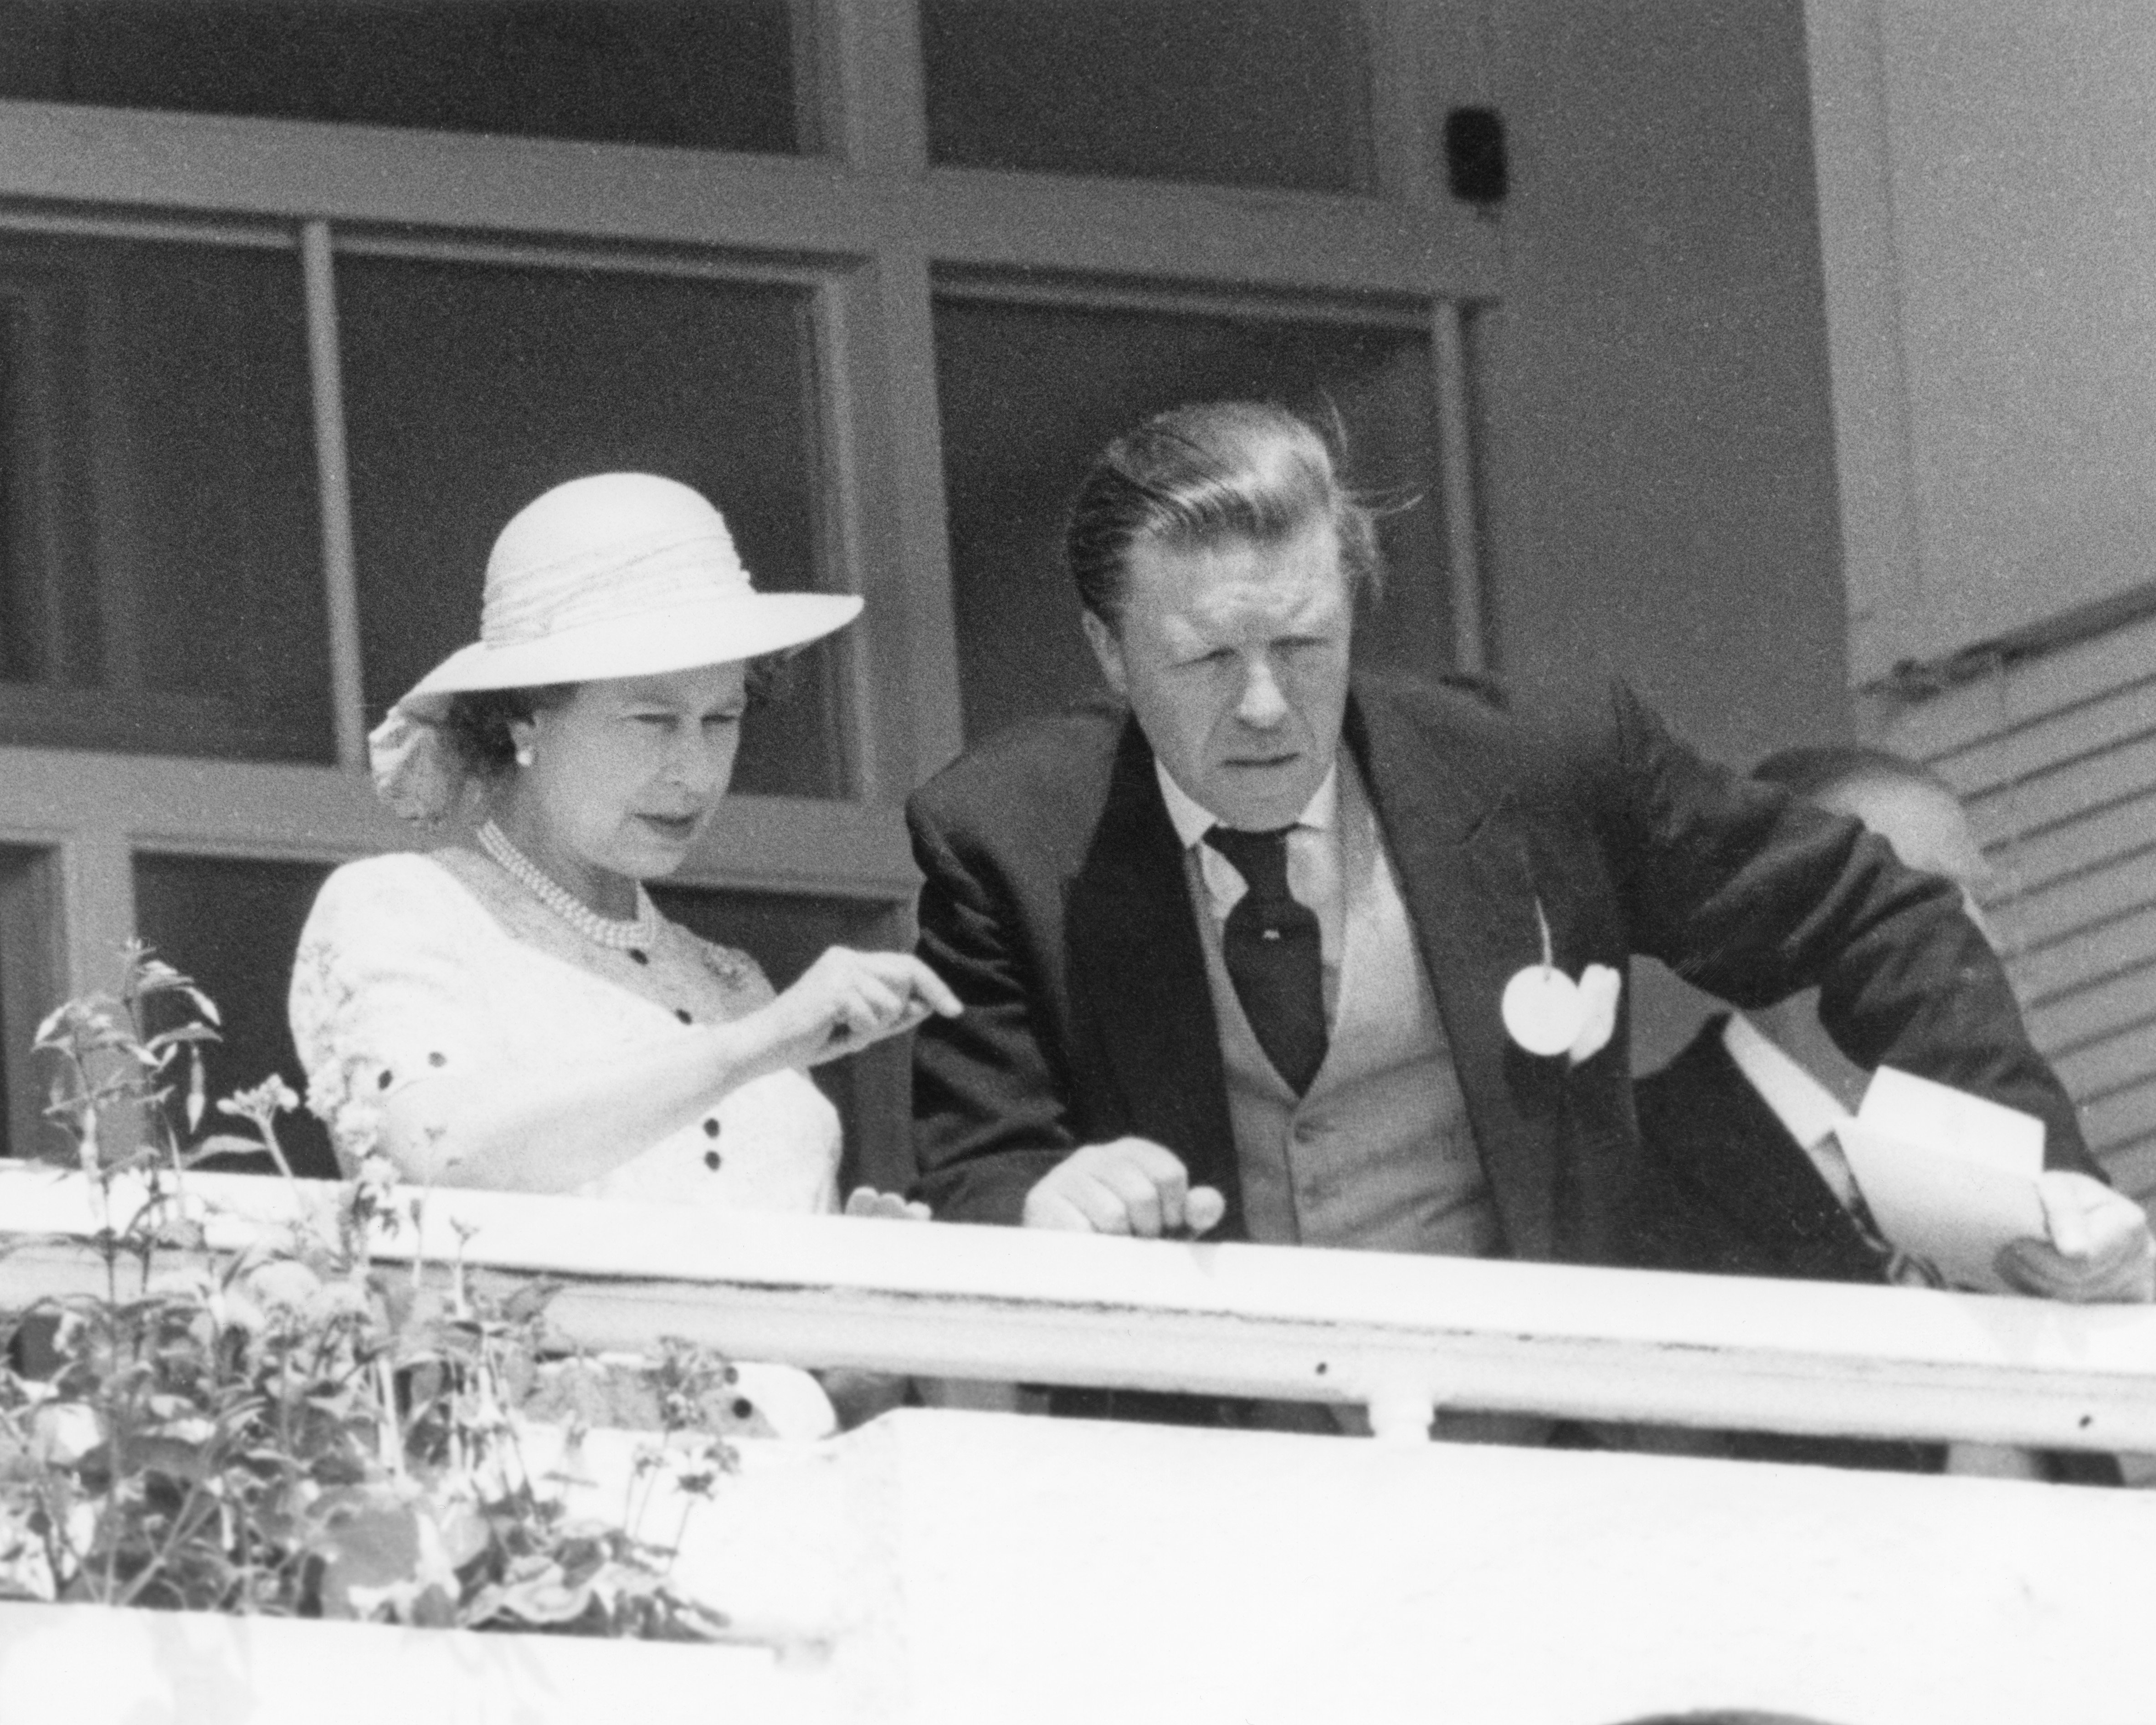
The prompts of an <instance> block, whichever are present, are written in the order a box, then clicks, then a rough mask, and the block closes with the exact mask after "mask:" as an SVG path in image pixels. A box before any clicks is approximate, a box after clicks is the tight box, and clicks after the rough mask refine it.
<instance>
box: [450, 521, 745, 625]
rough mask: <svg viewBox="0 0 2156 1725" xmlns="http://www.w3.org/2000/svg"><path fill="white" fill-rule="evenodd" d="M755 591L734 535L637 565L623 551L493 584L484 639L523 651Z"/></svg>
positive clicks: (642, 556)
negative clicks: (577, 632) (597, 626)
mask: <svg viewBox="0 0 2156 1725" xmlns="http://www.w3.org/2000/svg"><path fill="white" fill-rule="evenodd" d="M753 591H755V590H754V589H753V588H752V587H751V586H749V581H748V573H747V571H746V570H744V569H742V566H741V564H740V563H739V562H738V561H737V560H736V558H735V555H734V549H733V545H732V542H731V540H729V539H728V538H727V537H726V534H725V533H724V532H723V531H721V532H716V533H699V534H696V535H691V536H690V537H689V538H686V539H680V540H671V541H670V542H669V543H667V544H665V545H655V546H654V547H653V548H652V549H651V550H648V551H644V552H641V553H639V554H638V555H634V556H631V557H624V556H623V555H621V553H620V552H619V550H613V551H611V552H603V553H599V554H598V555H593V556H591V557H578V558H573V559H569V560H565V561H563V562H562V563H559V564H557V565H556V566H553V567H552V568H551V569H547V570H543V571H528V570H527V571H522V572H521V573H520V574H519V575H518V576H517V578H516V581H514V582H513V583H511V582H507V581H504V582H500V583H495V582H492V581H490V582H489V583H488V586H487V593H486V603H485V609H484V612H483V613H482V615H481V616H480V631H479V638H480V641H481V642H484V643H485V645H487V646H489V647H520V646H524V645H526V644H528V643H530V642H535V641H542V640H544V639H546V638H547V637H548V636H550V635H556V634H560V633H562V632H565V631H567V630H571V629H581V628H586V627H590V626H591V625H593V624H594V623H607V622H615V621H617V620H619V619H621V618H624V617H634V616H636V615H638V614H639V613H641V612H654V611H672V610H675V609H678V608H679V607H683V606H687V605H705V604H709V603H711V601H713V600H715V599H740V598H746V597H747V596H749V595H750V594H751V593H752V592H753Z"/></svg>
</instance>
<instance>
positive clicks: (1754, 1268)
mask: <svg viewBox="0 0 2156 1725" xmlns="http://www.w3.org/2000/svg"><path fill="white" fill-rule="evenodd" d="M1725 1023H1727V1020H1726V1019H1723V1018H1720V1017H1717V1018H1714V1019H1712V1020H1710V1021H1708V1022H1707V1024H1706V1025H1705V1026H1703V1027H1702V1029H1701V1031H1700V1032H1699V1034H1698V1035H1697V1037H1693V1039H1692V1040H1691V1042H1690V1043H1689V1044H1688V1045H1687V1046H1686V1048H1685V1051H1684V1052H1682V1053H1681V1054H1680V1055H1678V1056H1677V1057H1676V1059H1675V1060H1673V1061H1671V1062H1670V1063H1669V1064H1668V1065H1667V1066H1666V1067H1663V1068H1662V1069H1661V1071H1660V1072H1655V1073H1652V1074H1650V1076H1648V1077H1645V1078H1642V1079H1640V1082H1639V1083H1638V1084H1636V1085H1635V1087H1634V1088H1633V1094H1634V1096H1635V1098H1636V1100H1637V1103H1638V1107H1639V1113H1640V1141H1641V1143H1642V1144H1643V1145H1644V1147H1645V1165H1644V1170H1643V1173H1642V1176H1641V1179H1640V1184H1639V1185H1638V1187H1637V1189H1636V1192H1635V1212H1634V1217H1633V1225H1632V1226H1631V1228H1630V1231H1629V1236H1630V1237H1629V1241H1628V1244H1629V1246H1630V1252H1629V1255H1628V1257H1627V1258H1626V1259H1625V1262H1627V1263H1630V1264H1634V1265H1636V1266H1638V1267H1640V1268H1643V1269H1650V1270H1690V1271H1695V1272H1700V1271H1704V1272H1711V1273H1713V1274H1716V1275H1723V1276H1774V1277H1783V1278H1785V1279H1794V1280H1798V1281H1804V1282H1885V1281H1886V1259H1885V1257H1884V1256H1883V1254H1882V1253H1881V1252H1880V1251H1879V1250H1878V1249H1877V1248H1876V1247H1875V1246H1873V1245H1872V1244H1871V1242H1870V1241H1868V1240H1866V1238H1865V1236H1864V1231H1863V1230H1862V1229H1861V1228H1860V1227H1859V1226H1857V1224H1856V1221H1855V1219H1854V1218H1853V1217H1851V1215H1850V1214H1849V1212H1848V1211H1845V1210H1844V1209H1843V1208H1842V1207H1841V1201H1840V1200H1839V1199H1838V1198H1836V1197H1835V1195H1834V1193H1833V1191H1832V1190H1831V1189H1830V1187H1829V1186H1828V1185H1827V1183H1826V1181H1825V1180H1824V1179H1822V1178H1821V1177H1820V1172H1819V1170H1818V1169H1816V1168H1815V1167H1814V1166H1813V1165H1812V1160H1811V1158H1810V1157H1809V1156H1807V1155H1806V1154H1804V1147H1803V1146H1802V1145H1801V1144H1799V1143H1798V1142H1797V1141H1796V1139H1794V1138H1792V1137H1790V1135H1789V1129H1788V1128H1787V1127H1785V1126H1784V1125H1783V1124H1782V1123H1781V1120H1780V1118H1779V1117H1778V1116H1777V1115H1776V1114H1775V1113H1774V1109H1772V1108H1769V1107H1768V1106H1767V1103H1766V1102H1765V1100H1764V1099H1763V1098H1762V1097H1761V1096H1760V1094H1759V1093H1758V1091H1757V1090H1754V1089H1753V1088H1752V1084H1751V1082H1750V1080H1748V1078H1746V1077H1745V1076H1744V1074H1743V1072H1741V1071H1740V1070H1738V1065H1737V1062H1735V1061H1734V1060H1732V1059H1731V1058H1730V1057H1729V1051H1728V1049H1727V1048H1726V1047H1723V1045H1722V1026H1723V1025H1724V1024H1725ZM2047 1136H2048V1134H2047ZM2053 1164H2054V1165H2055V1166H2057V1165H2061V1164H2060V1163H2059V1162H2058V1161H2057V1159H2056V1158H2054V1159H2053ZM1727 1441H1728V1443H1729V1446H1730V1451H1731V1453H1732V1454H1733V1455H1737V1456H1744V1457H1747V1458H1749V1459H1751V1460H1754V1461H1807V1462H1821V1463H1826V1464H1828V1465H1831V1466H1835V1467H1886V1468H1894V1469H1897V1470H1900V1471H1902V1472H1920V1473H1933V1472H1938V1469H1939V1468H1940V1467H1941V1466H1942V1465H1943V1461H1944V1459H1945V1452H1944V1451H1943V1449H1942V1448H1941V1447H1940V1446H1938V1445H1936V1444H1917V1443H1889V1442H1876V1441H1866V1440H1863V1439H1858V1438H1839V1437H1796V1436H1788V1435H1786V1434H1783V1433H1779V1432H1732V1433H1731V1434H1729V1435H1728V1437H1727ZM2043 1467H2044V1470H2045V1472H2046V1476H2047V1477H2051V1478H2053V1479H2057V1480H2061V1481H2065V1482H2069V1483H2071V1484H2076V1485H2117V1484H2118V1483H2119V1472H2118V1468H2117V1463H2116V1462H2114V1461H2112V1458H2111V1457H2110V1456H2097V1455H2087V1454H2077V1453H2071V1452H2068V1453H2059V1454H2047V1455H2046V1456H2044V1457H2043Z"/></svg>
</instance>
